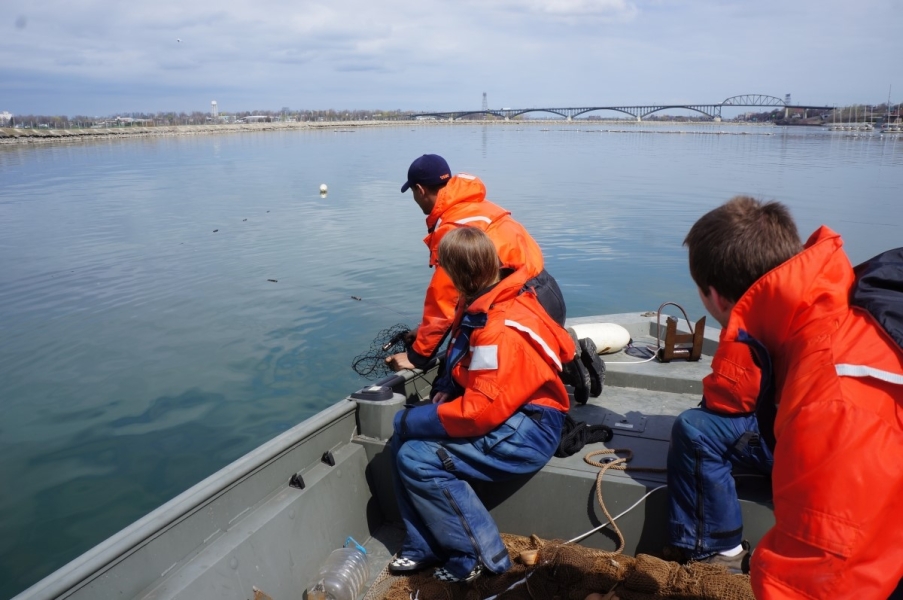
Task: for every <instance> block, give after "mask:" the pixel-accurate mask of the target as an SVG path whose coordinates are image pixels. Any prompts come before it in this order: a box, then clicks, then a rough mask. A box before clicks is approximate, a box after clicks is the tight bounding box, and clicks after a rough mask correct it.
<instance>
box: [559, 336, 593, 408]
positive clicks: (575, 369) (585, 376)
mask: <svg viewBox="0 0 903 600" xmlns="http://www.w3.org/2000/svg"><path fill="white" fill-rule="evenodd" d="M567 332H568V333H569V334H570V335H571V339H572V340H574V347H575V348H577V355H576V356H575V357H574V360H572V361H571V362H568V363H565V364H564V365H563V369H562V372H561V379H562V381H564V382H565V383H567V384H569V385H571V386H572V387H573V388H574V400H576V401H577V403H578V404H586V401H587V400H589V395H590V388H591V387H592V385H593V382H592V379H591V378H590V374H589V370H587V368H586V366H585V365H584V364H583V361H582V360H581V359H580V355H581V354H582V352H583V350H582V349H581V347H580V342H579V340H578V339H577V333H576V332H575V331H574V330H573V329H571V328H570V327H568V328H567Z"/></svg>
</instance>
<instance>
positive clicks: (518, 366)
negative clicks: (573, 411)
mask: <svg viewBox="0 0 903 600" xmlns="http://www.w3.org/2000/svg"><path fill="white" fill-rule="evenodd" d="M526 281H527V274H526V272H525V270H524V269H521V270H520V271H517V272H515V273H513V274H511V275H509V276H508V277H506V278H505V279H503V280H502V281H501V282H500V283H499V284H498V285H496V286H495V287H494V288H492V289H491V290H489V291H488V292H486V293H485V294H483V295H482V296H480V297H478V298H477V299H476V300H474V301H473V302H472V303H471V304H470V305H469V306H467V307H466V308H465V307H463V306H460V307H459V309H458V313H457V315H456V317H455V321H454V322H455V326H454V328H453V330H452V336H453V337H454V336H456V335H458V334H459V323H460V322H461V318H462V317H463V315H464V313H465V312H466V313H468V314H470V315H481V314H485V315H486V324H485V325H484V326H483V327H481V328H478V329H474V330H473V333H472V334H471V335H470V342H469V351H468V353H467V354H466V355H465V356H464V358H463V359H461V361H460V362H458V363H457V364H456V365H455V366H454V368H453V369H452V377H454V379H455V381H456V382H457V383H458V385H460V386H461V387H462V388H463V389H464V394H463V395H462V396H459V397H458V398H456V399H454V400H451V401H449V402H444V403H442V404H440V405H439V406H438V417H439V421H440V422H441V424H442V426H443V428H444V429H445V431H446V432H447V433H448V435H449V436H451V437H472V436H479V435H484V434H486V433H489V432H490V431H492V430H493V429H495V428H496V427H498V426H499V425H501V424H502V423H504V422H505V421H506V420H508V418H509V417H511V415H513V414H514V413H515V412H517V410H518V409H519V408H520V407H522V406H523V405H525V404H527V403H531V404H534V405H538V406H545V407H548V408H554V409H557V410H560V411H562V412H567V410H568V406H569V399H568V393H567V390H566V389H565V388H564V384H563V383H561V378H560V377H559V376H558V373H559V372H560V371H561V367H562V364H563V363H565V362H567V361H569V360H571V359H572V358H573V357H574V352H575V348H574V342H573V340H572V339H571V337H570V336H569V335H568V333H567V332H566V331H565V330H564V329H563V328H562V327H561V326H560V325H558V323H556V322H555V321H553V320H552V318H551V317H549V315H548V314H547V313H546V311H545V309H543V308H542V306H541V305H540V304H539V302H538V301H537V300H536V297H535V296H534V295H533V294H532V293H530V292H524V293H520V290H521V288H522V287H523V285H524V283H526Z"/></svg>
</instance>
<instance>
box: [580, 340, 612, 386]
mask: <svg viewBox="0 0 903 600" xmlns="http://www.w3.org/2000/svg"><path fill="white" fill-rule="evenodd" d="M578 346H579V349H580V362H582V363H583V366H584V367H586V370H587V372H588V373H589V379H590V386H589V395H590V396H592V397H593V398H598V397H599V394H601V393H602V385H603V384H604V383H605V363H604V362H603V361H602V358H601V357H600V356H599V352H598V350H596V344H595V342H593V340H592V339H590V338H583V339H582V340H580V341H579V343H578Z"/></svg>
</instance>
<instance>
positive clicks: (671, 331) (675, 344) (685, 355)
mask: <svg viewBox="0 0 903 600" xmlns="http://www.w3.org/2000/svg"><path fill="white" fill-rule="evenodd" d="M669 304H670V305H672V306H676V307H677V308H679V309H680V312H682V313H683V315H684V319H686V320H687V327H688V328H689V329H690V333H677V319H675V318H674V317H671V316H669V317H668V318H667V319H666V320H665V339H664V341H663V340H662V339H661V329H662V327H661V318H662V309H663V308H664V307H665V306H667V305H669ZM657 326H658V330H657V331H656V341H657V342H658V344H657V345H658V350H657V352H656V356H657V357H658V360H659V361H661V362H663V363H667V362H671V361H672V360H675V359H677V360H692V361H696V360H699V358H700V357H701V356H702V340H703V335H704V333H705V316H703V317H702V318H701V319H699V320H698V321H696V325H695V326H694V325H693V324H692V323H690V318H689V317H687V312H686V311H685V310H684V309H683V307H682V306H680V305H679V304H675V303H674V302H665V303H664V304H662V305H661V306H660V307H659V308H658V321H657Z"/></svg>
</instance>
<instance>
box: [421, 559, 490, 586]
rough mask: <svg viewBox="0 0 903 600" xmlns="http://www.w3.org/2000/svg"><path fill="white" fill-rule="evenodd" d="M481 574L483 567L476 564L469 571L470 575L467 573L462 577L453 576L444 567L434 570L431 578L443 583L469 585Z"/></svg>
mask: <svg viewBox="0 0 903 600" xmlns="http://www.w3.org/2000/svg"><path fill="white" fill-rule="evenodd" d="M482 573H483V565H481V564H480V563H477V565H476V566H475V567H474V568H473V569H471V570H470V573H468V574H467V575H465V576H464V577H458V576H457V575H453V574H452V572H451V571H449V570H448V569H446V568H445V567H439V568H438V569H436V571H435V572H434V573H433V577H435V578H436V579H438V580H439V581H442V582H445V583H469V582H471V581H473V580H474V579H476V578H477V577H479V576H480V575H481V574H482Z"/></svg>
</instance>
